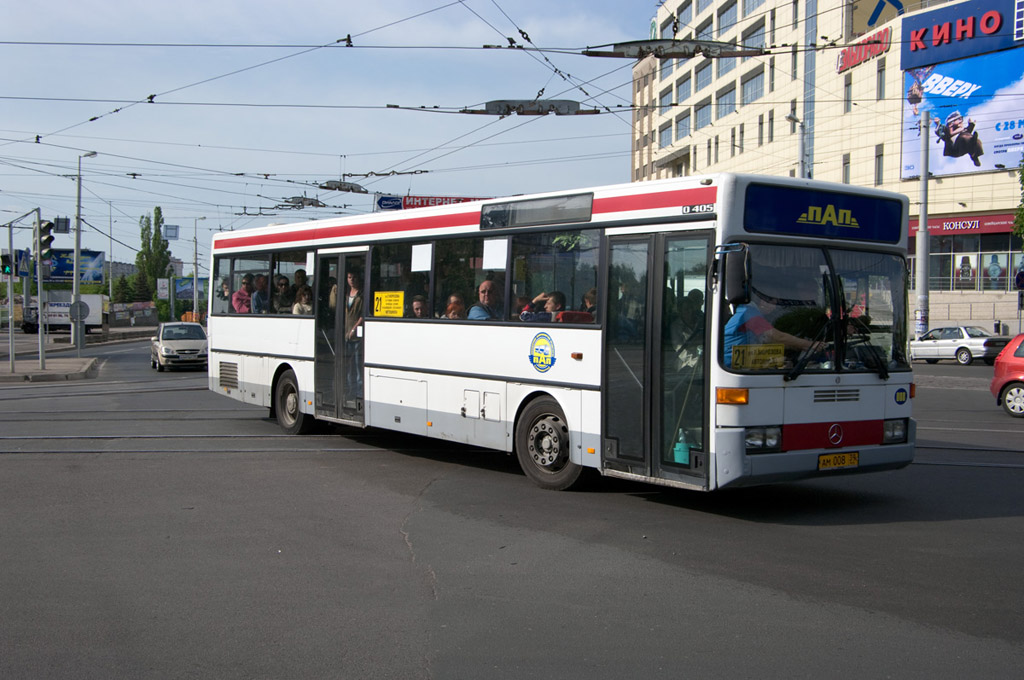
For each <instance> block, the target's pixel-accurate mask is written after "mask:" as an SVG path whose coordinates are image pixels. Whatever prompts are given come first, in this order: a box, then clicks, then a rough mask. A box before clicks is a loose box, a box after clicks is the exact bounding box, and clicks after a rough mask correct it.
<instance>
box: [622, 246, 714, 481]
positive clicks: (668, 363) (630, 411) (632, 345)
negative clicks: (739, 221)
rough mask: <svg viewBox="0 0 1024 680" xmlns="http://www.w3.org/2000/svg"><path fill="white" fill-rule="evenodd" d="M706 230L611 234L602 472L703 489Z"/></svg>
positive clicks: (705, 409)
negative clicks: (654, 479)
mask: <svg viewBox="0 0 1024 680" xmlns="http://www.w3.org/2000/svg"><path fill="white" fill-rule="evenodd" d="M710 240H711V234H710V233H709V232H706V231H701V232H685V233H684V232H679V233H676V234H655V235H650V236H641V237H636V236H621V237H611V238H610V239H609V255H608V267H609V269H608V301H607V303H608V311H607V315H606V317H605V318H606V319H608V323H607V327H606V329H605V350H604V351H605V356H604V362H605V380H604V388H603V402H604V403H603V409H602V412H603V414H604V423H603V432H604V441H603V445H602V463H603V465H604V467H605V469H606V470H609V471H615V472H620V473H625V474H626V475H636V476H639V477H645V478H656V479H667V480H674V481H677V482H679V483H680V485H682V486H691V487H699V488H706V485H707V471H706V464H705V463H706V453H705V452H706V451H707V448H706V447H707V422H708V414H707V407H706V404H707V399H708V397H707V385H706V381H705V374H706V371H705V365H706V361H707V358H708V357H707V352H706V351H705V346H706V344H707V331H706V323H705V317H706V309H707V305H706V304H705V295H706V285H707V284H706V282H707V267H708V262H709V247H710V246H709V244H710Z"/></svg>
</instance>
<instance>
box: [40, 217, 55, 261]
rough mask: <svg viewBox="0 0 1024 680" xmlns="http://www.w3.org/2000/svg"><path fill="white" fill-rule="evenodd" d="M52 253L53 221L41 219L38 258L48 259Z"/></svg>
mask: <svg viewBox="0 0 1024 680" xmlns="http://www.w3.org/2000/svg"><path fill="white" fill-rule="evenodd" d="M52 255H53V222H50V221H49V220H43V221H42V222H40V223H39V259H40V260H49V259H50V257H51V256H52Z"/></svg>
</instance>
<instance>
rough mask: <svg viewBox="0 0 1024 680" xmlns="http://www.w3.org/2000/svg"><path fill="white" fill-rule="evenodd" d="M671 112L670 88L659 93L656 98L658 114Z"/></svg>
mask: <svg viewBox="0 0 1024 680" xmlns="http://www.w3.org/2000/svg"><path fill="white" fill-rule="evenodd" d="M671 111H672V88H669V89H667V90H665V91H664V92H662V93H661V96H660V97H658V113H660V114H661V115H663V116H664V115H665V114H667V113H669V112H671Z"/></svg>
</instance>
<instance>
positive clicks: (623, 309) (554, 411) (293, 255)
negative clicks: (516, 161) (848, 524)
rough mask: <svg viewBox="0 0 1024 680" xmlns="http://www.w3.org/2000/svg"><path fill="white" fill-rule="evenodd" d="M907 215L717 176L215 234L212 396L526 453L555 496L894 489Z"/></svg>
mask: <svg viewBox="0 0 1024 680" xmlns="http://www.w3.org/2000/svg"><path fill="white" fill-rule="evenodd" d="M907 214H908V203H907V199H906V198H905V197H904V196H901V195H897V194H892V193H887V192H882V191H876V190H871V189H863V188H857V187H852V186H848V185H842V184H828V183H824V182H816V181H810V180H795V179H790V178H777V177H760V176H752V175H734V174H722V175H712V176H706V177H686V178H679V179H671V180H660V181H653V182H643V183H635V184H624V185H619V186H608V187H598V188H593V189H586V190H581V191H574V192H567V193H548V194H538V195H533V196H518V197H514V198H508V199H496V200H487V201H478V202H470V203H460V204H455V205H446V206H442V207H437V208H424V209H418V210H408V211H397V212H387V213H376V214H373V215H365V216H356V217H344V218H338V219H330V220H322V221H317V222H304V223H299V224H291V225H284V226H273V227H266V228H260V229H253V230H247V231H240V232H231V233H223V234H218V235H217V236H215V237H214V240H213V248H212V270H211V271H212V272H213V276H214V282H215V283H214V285H212V286H211V289H212V290H211V298H210V310H211V315H210V317H209V330H210V336H211V347H210V360H209V367H210V369H209V370H210V372H209V385H210V389H211V390H215V391H217V392H220V393H221V394H224V395H226V396H229V397H232V398H234V399H238V400H240V401H244V402H247V403H252V404H259V405H262V406H266V407H268V408H269V409H270V413H271V416H272V417H275V418H276V419H277V421H278V422H279V423H280V425H281V427H282V428H283V429H284V430H285V431H286V432H289V433H301V432H305V431H306V430H308V428H309V426H310V425H311V424H312V423H313V421H314V420H323V421H329V422H334V423H343V424H347V425H351V426H355V427H376V428H385V429H389V430H399V431H402V432H407V433H416V434H420V435H425V436H428V437H434V438H437V439H443V440H449V441H455V442H465V443H469V444H475V445H478V446H482V447H487V448H492V449H497V450H500V451H506V452H515V453H516V455H517V456H518V459H519V462H520V464H521V466H522V468H523V470H524V471H525V473H526V475H527V476H528V477H529V478H530V479H531V480H533V481H534V482H535V483H537V484H538V485H540V486H542V487H545V488H551V489H563V488H567V487H569V486H570V485H572V484H573V483H574V482H576V481H577V479H578V478H579V476H580V473H581V470H582V469H583V468H594V469H596V470H598V471H599V472H600V473H601V474H604V475H609V476H614V477H621V478H627V479H633V480H642V481H646V482H651V483H655V484H662V485H668V486H676V487H683V488H689V489H700V490H711V489H718V488H723V487H735V486H743V485H752V484H763V483H767V482H776V481H781V480H795V479H802V478H808V477H816V476H832V475H840V474H846V473H853V472H867V471H875V470H887V469H895V468H900V467H903V466H905V465H908V464H909V463H910V462H911V460H912V459H913V450H914V447H913V441H914V434H915V425H914V421H913V420H912V419H911V406H910V398H911V396H912V392H913V384H912V374H911V368H910V364H909V361H908V357H907V353H906V346H907V290H906V282H907V268H906V259H905V256H906V239H907ZM350 281H351V282H353V283H354V287H352V286H350V285H349V282H350ZM240 289H241V290H240ZM299 291H305V293H304V294H303V293H302V292H299ZM482 291H483V292H482ZM297 295H298V296H300V297H301V296H303V295H306V296H308V297H309V298H311V304H310V305H309V306H308V307H304V306H301V305H294V302H295V299H296V296H297ZM563 300H564V302H561V301H563ZM560 302H561V304H559V303H560ZM460 303H461V304H460ZM460 308H461V310H460ZM467 315H468V318H466V317H467Z"/></svg>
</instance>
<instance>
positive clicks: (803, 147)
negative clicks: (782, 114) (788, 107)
mask: <svg viewBox="0 0 1024 680" xmlns="http://www.w3.org/2000/svg"><path fill="white" fill-rule="evenodd" d="M786 120H788V121H789V122H790V123H794V124H796V126H797V128H798V129H799V131H800V137H799V139H798V140H797V144H798V148H797V154H798V155H799V158H800V165H799V168H800V174H799V175H798V176H799V177H800V179H804V178H806V177H807V128H806V126H805V125H804V122H803V121H802V120H800V119H799V118H797V117H796V116H795V115H793V114H792V113H787V114H786Z"/></svg>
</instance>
